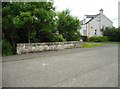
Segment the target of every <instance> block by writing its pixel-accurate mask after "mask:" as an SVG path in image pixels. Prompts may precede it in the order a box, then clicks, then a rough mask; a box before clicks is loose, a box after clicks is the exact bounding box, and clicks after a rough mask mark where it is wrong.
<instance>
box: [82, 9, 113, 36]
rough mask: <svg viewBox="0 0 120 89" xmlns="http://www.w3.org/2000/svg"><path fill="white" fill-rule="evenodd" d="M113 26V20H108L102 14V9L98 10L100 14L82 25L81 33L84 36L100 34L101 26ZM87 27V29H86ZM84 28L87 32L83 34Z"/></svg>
mask: <svg viewBox="0 0 120 89" xmlns="http://www.w3.org/2000/svg"><path fill="white" fill-rule="evenodd" d="M112 26H113V22H112V21H110V20H109V19H108V18H107V17H106V16H105V15H104V14H103V11H102V10H101V11H100V15H98V16H97V17H95V18H94V19H93V20H91V21H90V22H89V23H87V24H85V25H82V26H81V27H82V29H81V31H80V32H81V34H82V35H84V36H88V37H91V36H102V32H101V29H102V28H103V27H112ZM86 29H87V30H86ZM85 30H86V33H87V34H84V32H85Z"/></svg>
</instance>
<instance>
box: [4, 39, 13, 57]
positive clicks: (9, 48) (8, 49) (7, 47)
mask: <svg viewBox="0 0 120 89" xmlns="http://www.w3.org/2000/svg"><path fill="white" fill-rule="evenodd" d="M13 54H14V47H13V46H12V45H11V44H10V43H9V42H8V41H7V40H2V55H3V56H8V55H13Z"/></svg>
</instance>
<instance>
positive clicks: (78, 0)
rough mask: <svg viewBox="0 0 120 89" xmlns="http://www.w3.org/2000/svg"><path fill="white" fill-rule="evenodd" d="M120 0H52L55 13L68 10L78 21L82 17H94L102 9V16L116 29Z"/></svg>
mask: <svg viewBox="0 0 120 89" xmlns="http://www.w3.org/2000/svg"><path fill="white" fill-rule="evenodd" d="M119 1H120V0H54V5H55V7H56V11H62V10H65V9H69V10H70V11H71V14H72V15H73V16H77V17H78V18H79V19H80V20H82V19H83V17H84V15H95V14H98V13H99V10H100V9H101V8H102V9H103V10H104V11H103V14H104V15H106V16H107V17H108V18H109V19H110V20H112V22H113V25H114V26H115V27H118V2H119Z"/></svg>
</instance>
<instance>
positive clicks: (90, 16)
mask: <svg viewBox="0 0 120 89" xmlns="http://www.w3.org/2000/svg"><path fill="white" fill-rule="evenodd" d="M98 15H100V14H97V15H86V18H91V19H90V20H89V21H87V22H86V23H85V24H87V23H89V22H90V21H92V20H93V19H94V18H96V17H97V16H98Z"/></svg>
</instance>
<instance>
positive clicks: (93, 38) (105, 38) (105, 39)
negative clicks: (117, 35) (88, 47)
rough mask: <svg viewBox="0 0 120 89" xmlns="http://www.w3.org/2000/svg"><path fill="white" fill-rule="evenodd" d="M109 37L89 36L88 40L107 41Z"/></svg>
mask: <svg viewBox="0 0 120 89" xmlns="http://www.w3.org/2000/svg"><path fill="white" fill-rule="evenodd" d="M108 40H109V39H108V37H107V36H93V37H89V41H90V42H107V41H108Z"/></svg>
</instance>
